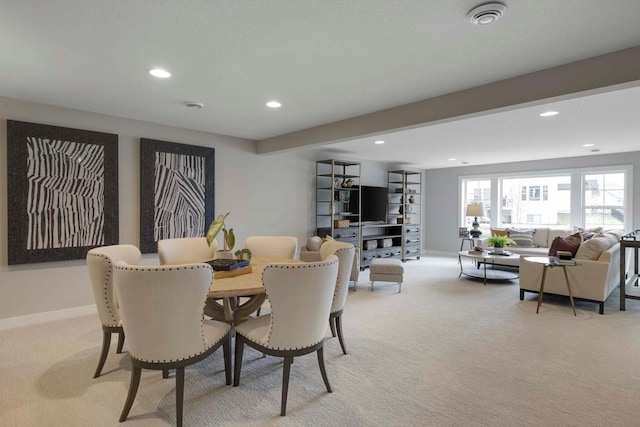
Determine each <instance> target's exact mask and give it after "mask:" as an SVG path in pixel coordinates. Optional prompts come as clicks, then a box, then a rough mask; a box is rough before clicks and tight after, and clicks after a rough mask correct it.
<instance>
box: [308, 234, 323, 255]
mask: <svg viewBox="0 0 640 427" xmlns="http://www.w3.org/2000/svg"><path fill="white" fill-rule="evenodd" d="M321 245H322V237H320V236H313V237H309V238H308V239H307V250H310V251H319V250H320V246H321Z"/></svg>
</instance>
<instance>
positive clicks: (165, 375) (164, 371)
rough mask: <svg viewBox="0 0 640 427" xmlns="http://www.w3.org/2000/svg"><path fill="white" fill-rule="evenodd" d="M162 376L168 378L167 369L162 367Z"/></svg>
mask: <svg viewBox="0 0 640 427" xmlns="http://www.w3.org/2000/svg"><path fill="white" fill-rule="evenodd" d="M162 378H164V379H167V378H169V370H168V369H163V370H162Z"/></svg>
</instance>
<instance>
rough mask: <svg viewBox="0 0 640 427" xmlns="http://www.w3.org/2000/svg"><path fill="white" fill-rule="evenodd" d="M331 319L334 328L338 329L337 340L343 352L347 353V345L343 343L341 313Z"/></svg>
mask: <svg viewBox="0 0 640 427" xmlns="http://www.w3.org/2000/svg"><path fill="white" fill-rule="evenodd" d="M333 321H334V322H336V329H337V330H338V340H339V341H340V347H342V352H343V353H344V354H347V347H346V346H345V345H344V338H343V337H342V315H339V316H336V317H334V318H333ZM334 336H335V335H334Z"/></svg>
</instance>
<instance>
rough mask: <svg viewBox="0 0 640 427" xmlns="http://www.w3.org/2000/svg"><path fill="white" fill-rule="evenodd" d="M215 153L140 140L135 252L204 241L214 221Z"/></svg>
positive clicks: (185, 146) (171, 143)
mask: <svg viewBox="0 0 640 427" xmlns="http://www.w3.org/2000/svg"><path fill="white" fill-rule="evenodd" d="M213 192H214V149H213V148H206V147H199V146H193V145H184V144H177V143H173V142H165V141H156V140H150V139H144V138H142V139H140V250H141V251H142V252H143V253H152V252H157V246H158V240H162V239H174V238H181V237H201V236H204V235H205V232H206V229H207V227H208V226H209V223H210V222H211V221H212V220H213V212H214V206H213V198H214V194H213Z"/></svg>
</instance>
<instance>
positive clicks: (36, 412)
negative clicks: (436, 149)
mask: <svg viewBox="0 0 640 427" xmlns="http://www.w3.org/2000/svg"><path fill="white" fill-rule="evenodd" d="M405 270H406V274H405V283H404V285H403V287H402V293H401V294H398V293H397V286H396V285H393V284H384V283H379V284H378V285H377V286H376V290H375V291H374V292H370V291H369V284H368V282H367V279H368V272H366V271H365V272H363V273H362V274H361V275H360V279H361V280H360V282H361V283H360V286H359V288H358V291H357V292H351V293H350V294H349V297H348V301H347V307H346V309H345V314H344V316H343V323H344V331H345V336H346V344H347V349H348V350H349V354H348V355H346V356H345V355H343V354H342V352H341V350H340V346H339V343H338V340H337V339H336V338H329V339H327V342H326V344H325V358H326V363H327V371H328V375H329V380H330V382H331V384H332V386H333V389H334V392H333V393H332V394H329V393H327V392H326V390H325V389H324V386H323V383H322V378H321V376H320V372H319V369H318V365H317V359H316V357H315V355H314V354H312V355H309V356H304V357H301V358H296V359H295V363H294V364H293V366H292V375H291V381H290V388H289V402H288V408H287V416H286V417H284V418H283V417H280V416H279V408H280V392H281V378H282V363H281V361H280V360H279V359H277V358H273V357H267V358H262V357H261V354H259V353H257V352H255V351H253V350H252V349H249V348H246V349H245V362H244V364H243V374H242V379H241V383H240V386H239V387H232V386H226V385H224V373H223V363H222V352H221V351H218V352H216V353H215V354H214V355H213V356H212V357H210V358H208V359H207V360H205V361H202V362H200V363H199V364H197V365H194V366H192V367H190V368H187V371H186V380H185V416H184V422H185V426H189V425H190V426H214V425H221V426H264V425H284V426H288V425H292V426H293V425H296V426H297V425H314V426H332V427H335V426H602V425H607V426H631V425H639V424H640V403H639V401H638V400H639V398H640V302H639V301H629V302H628V303H627V311H626V312H621V311H619V310H618V294H617V293H615V294H614V295H612V296H611V297H610V298H609V302H608V303H607V305H606V307H605V315H604V316H601V315H598V314H597V307H596V305H595V304H590V303H585V302H583V303H578V316H577V317H574V316H573V314H572V312H571V307H570V305H569V303H568V300H567V299H564V298H546V299H545V300H544V302H543V305H542V307H541V311H540V314H538V315H536V314H535V309H536V303H535V296H534V295H533V294H528V296H527V300H526V301H520V300H519V299H518V286H517V282H511V283H494V284H491V283H490V284H489V285H488V286H483V285H482V282H481V281H477V280H471V279H464V278H462V279H458V277H457V276H458V271H459V270H458V266H457V259H456V258H448V257H424V258H423V259H422V260H420V261H410V262H407V263H406V264H405ZM327 337H330V334H329V333H327ZM115 341H117V340H116V339H115V336H114V342H113V343H112V346H111V351H110V353H109V357H108V358H107V363H106V365H105V369H104V371H103V375H102V376H101V377H100V378H98V379H93V378H92V375H93V371H94V369H95V366H96V363H97V360H98V356H99V352H100V345H101V329H100V325H99V322H98V320H97V316H95V315H91V316H84V317H79V318H75V319H68V320H62V321H57V322H52V323H48V324H44V325H37V326H30V327H24V328H19V329H13V330H6V331H2V332H0V343H1V347H0V425H2V426H115V425H119V423H118V417H119V414H120V411H121V409H122V405H123V403H124V400H125V397H126V393H127V389H128V385H129V375H130V364H129V360H128V355H127V353H126V352H125V353H123V354H120V355H117V354H115ZM125 350H126V344H125ZM174 424H175V380H174V378H173V376H172V377H171V378H170V379H166V380H163V379H162V375H161V373H160V372H158V371H143V374H142V381H141V384H140V388H139V391H138V396H137V398H136V401H135V403H134V405H133V408H132V410H131V413H130V416H129V420H128V421H127V422H126V423H125V424H122V425H125V426H127V425H128V426H132V427H134V426H158V425H160V426H162V425H174Z"/></svg>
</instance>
